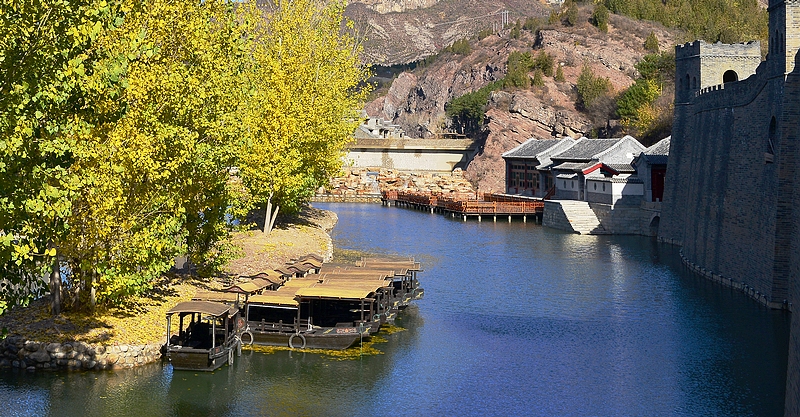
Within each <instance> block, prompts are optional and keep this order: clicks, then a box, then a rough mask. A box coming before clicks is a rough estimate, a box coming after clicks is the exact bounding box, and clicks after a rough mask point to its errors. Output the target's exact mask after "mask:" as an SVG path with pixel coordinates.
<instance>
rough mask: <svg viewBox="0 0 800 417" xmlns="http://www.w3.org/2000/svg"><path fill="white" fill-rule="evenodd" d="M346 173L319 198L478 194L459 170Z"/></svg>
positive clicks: (354, 170)
mask: <svg viewBox="0 0 800 417" xmlns="http://www.w3.org/2000/svg"><path fill="white" fill-rule="evenodd" d="M343 172H344V175H342V176H340V177H337V178H334V179H332V180H331V184H330V186H329V187H324V188H321V189H320V190H318V191H317V194H318V195H326V194H327V195H333V196H344V197H357V196H364V195H377V194H379V193H380V192H381V191H390V190H414V191H421V192H438V193H447V192H457V193H465V192H466V193H469V192H474V191H475V189H474V187H473V186H472V184H471V183H470V182H469V181H467V180H466V179H464V176H463V172H462V171H461V169H458V168H457V169H456V170H455V171H453V172H451V173H432V172H400V171H397V170H393V169H378V168H343Z"/></svg>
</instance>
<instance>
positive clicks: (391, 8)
mask: <svg viewBox="0 0 800 417" xmlns="http://www.w3.org/2000/svg"><path fill="white" fill-rule="evenodd" d="M438 2H439V0H355V1H351V3H361V4H363V5H365V6H367V7H368V8H369V9H370V10H373V11H375V12H377V13H380V14H386V13H402V12H405V11H409V10H415V9H424V8H426V7H431V6H433V5H434V4H436V3H438Z"/></svg>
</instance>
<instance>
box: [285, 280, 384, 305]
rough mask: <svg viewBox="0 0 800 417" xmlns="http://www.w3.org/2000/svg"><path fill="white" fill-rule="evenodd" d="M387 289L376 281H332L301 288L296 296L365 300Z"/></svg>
mask: <svg viewBox="0 0 800 417" xmlns="http://www.w3.org/2000/svg"><path fill="white" fill-rule="evenodd" d="M386 287H387V286H386V285H383V284H382V283H380V282H374V281H373V282H369V281H356V280H330V281H326V282H322V283H317V284H315V285H314V286H312V287H307V288H300V289H298V290H297V292H296V294H297V296H298V297H302V298H332V299H339V300H341V299H348V300H365V299H371V298H372V297H371V295H372V294H374V293H376V292H378V291H379V290H380V289H382V288H386Z"/></svg>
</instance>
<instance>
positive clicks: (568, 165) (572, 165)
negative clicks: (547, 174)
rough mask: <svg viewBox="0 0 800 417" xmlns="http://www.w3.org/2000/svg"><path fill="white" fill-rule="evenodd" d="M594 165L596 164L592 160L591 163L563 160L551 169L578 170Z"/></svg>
mask: <svg viewBox="0 0 800 417" xmlns="http://www.w3.org/2000/svg"><path fill="white" fill-rule="evenodd" d="M592 165H594V164H593V163H591V162H590V163H586V162H563V163H561V164H558V165H556V166H554V167H552V168H551V169H559V170H562V171H575V172H578V171H583V170H584V169H586V168H589V167H590V166H592Z"/></svg>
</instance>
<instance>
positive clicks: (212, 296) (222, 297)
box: [192, 291, 238, 303]
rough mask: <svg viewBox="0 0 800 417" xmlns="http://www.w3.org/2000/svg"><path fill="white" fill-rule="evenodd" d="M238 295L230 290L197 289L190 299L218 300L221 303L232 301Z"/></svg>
mask: <svg viewBox="0 0 800 417" xmlns="http://www.w3.org/2000/svg"><path fill="white" fill-rule="evenodd" d="M237 297H238V296H237V295H236V293H232V292H221V291H198V292H197V293H196V294H195V295H194V297H192V300H194V301H218V302H222V303H232V302H235V301H236V298H237Z"/></svg>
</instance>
